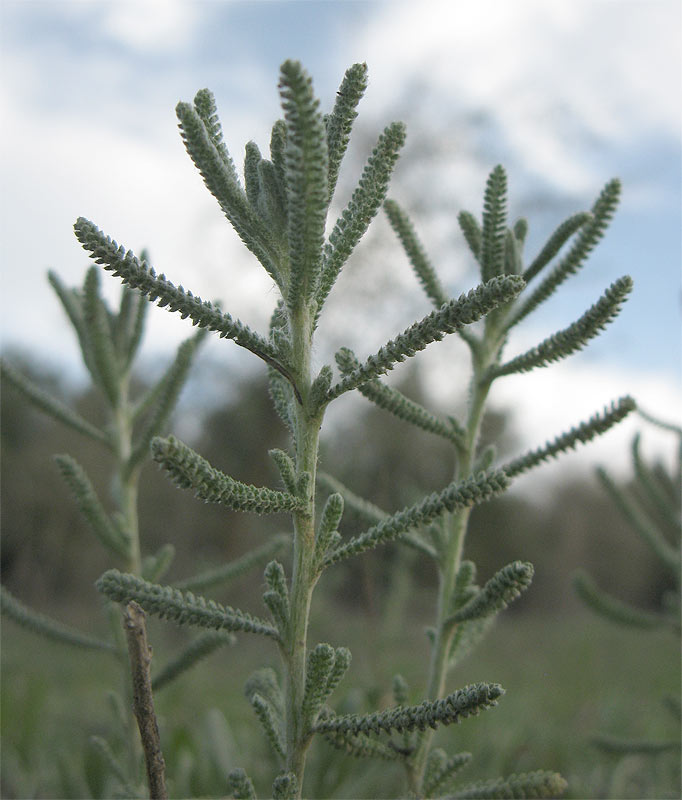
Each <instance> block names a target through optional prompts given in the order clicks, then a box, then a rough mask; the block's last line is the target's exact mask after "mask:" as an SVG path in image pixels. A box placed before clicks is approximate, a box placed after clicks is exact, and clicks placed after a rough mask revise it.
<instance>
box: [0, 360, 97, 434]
mask: <svg viewBox="0 0 682 800" xmlns="http://www.w3.org/2000/svg"><path fill="white" fill-rule="evenodd" d="M0 374H1V375H2V378H3V380H6V381H8V382H9V383H10V384H11V385H12V386H13V387H14V388H15V389H16V390H17V391H18V392H21V394H22V395H23V396H24V397H26V398H27V399H28V400H30V401H31V402H32V403H33V404H34V405H35V406H36V407H37V408H39V409H40V410H41V411H44V412H45V413H46V414H49V415H50V416H52V417H54V418H55V419H56V420H58V421H59V422H62V423H64V425H68V426H69V427H70V428H73V430H75V431H78V433H82V434H83V435H84V436H89V437H90V438H91V439H94V440H95V441H98V442H101V443H102V444H105V445H107V447H111V446H112V443H111V438H110V436H109V434H107V433H105V432H104V431H103V430H100V429H99V428H96V427H95V426H94V425H92V424H91V423H90V422H88V421H87V420H86V419H83V417H81V416H80V414H78V413H76V412H75V411H73V410H72V409H71V408H69V407H68V406H67V405H65V404H64V403H62V402H61V401H60V400H57V399H56V398H55V397H53V396H52V395H50V394H48V393H47V392H45V391H43V389H41V388H40V387H38V386H36V385H35V384H34V383H33V382H32V381H30V380H29V379H28V378H26V377H24V376H23V375H22V374H21V373H20V372H19V371H18V370H16V369H15V368H14V367H13V366H12V365H11V364H9V363H8V362H6V361H4V360H2V359H0Z"/></svg>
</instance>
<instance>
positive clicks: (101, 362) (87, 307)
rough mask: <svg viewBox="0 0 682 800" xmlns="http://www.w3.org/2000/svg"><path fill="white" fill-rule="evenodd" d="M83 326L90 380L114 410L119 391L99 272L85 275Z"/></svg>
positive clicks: (114, 355) (111, 336)
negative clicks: (90, 367)
mask: <svg viewBox="0 0 682 800" xmlns="http://www.w3.org/2000/svg"><path fill="white" fill-rule="evenodd" d="M83 326H84V330H85V336H86V338H87V340H88V344H89V346H90V351H91V353H92V363H93V364H94V367H95V370H94V371H93V370H91V374H92V378H93V380H94V381H95V383H96V384H97V385H98V386H99V387H100V388H101V389H102V391H103V392H104V394H105V395H106V396H107V398H108V400H109V403H110V404H111V405H112V406H116V405H117V403H118V396H119V391H120V385H119V384H120V373H121V365H120V364H119V361H118V358H117V355H116V348H115V346H114V339H113V331H112V327H111V324H110V320H109V312H108V310H107V308H106V306H105V305H104V301H103V300H102V298H101V297H100V291H99V272H98V270H97V268H96V267H90V269H89V270H88V272H87V275H86V278H85V284H84V292H83Z"/></svg>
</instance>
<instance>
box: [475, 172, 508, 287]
mask: <svg viewBox="0 0 682 800" xmlns="http://www.w3.org/2000/svg"><path fill="white" fill-rule="evenodd" d="M506 224H507V175H506V173H505V171H504V168H503V167H502V166H501V165H499V164H498V165H497V166H496V167H495V168H494V169H493V170H492V172H491V173H490V175H489V176H488V181H487V183H486V187H485V193H484V195H483V226H482V230H481V257H480V262H481V276H482V278H483V280H484V281H489V280H490V279H491V278H494V277H495V276H496V275H503V274H504V240H505V235H506Z"/></svg>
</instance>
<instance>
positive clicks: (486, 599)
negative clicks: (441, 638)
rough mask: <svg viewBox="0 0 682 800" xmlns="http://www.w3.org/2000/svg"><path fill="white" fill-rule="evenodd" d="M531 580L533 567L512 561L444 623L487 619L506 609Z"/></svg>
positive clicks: (529, 564) (525, 562)
mask: <svg viewBox="0 0 682 800" xmlns="http://www.w3.org/2000/svg"><path fill="white" fill-rule="evenodd" d="M532 580H533V565H532V564H531V563H530V562H528V561H513V562H512V563H511V564H507V566H506V567H503V568H502V569H501V570H499V571H498V572H496V573H495V575H493V577H492V578H490V580H489V581H487V583H486V584H485V586H484V587H483V588H482V589H481V590H480V591H479V592H478V593H477V594H476V595H475V596H474V597H472V598H471V599H470V600H469V601H468V602H466V603H465V604H464V605H462V606H461V607H460V608H458V609H457V611H456V612H455V613H454V614H453V615H452V616H451V617H450V618H449V619H448V620H447V621H446V622H445V625H446V626H447V627H450V626H452V625H456V624H458V623H460V622H465V621H467V620H472V619H478V618H480V617H488V616H493V615H495V614H497V613H498V612H499V611H501V610H502V609H503V608H506V607H507V606H508V605H509V604H510V603H511V602H512V601H514V600H515V599H516V598H517V597H519V596H520V595H521V594H522V593H523V592H525V591H526V589H528V587H529V586H530V584H531V581H532Z"/></svg>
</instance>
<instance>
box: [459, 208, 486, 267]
mask: <svg viewBox="0 0 682 800" xmlns="http://www.w3.org/2000/svg"><path fill="white" fill-rule="evenodd" d="M457 222H459V227H460V229H461V231H462V233H463V234H464V239H465V241H466V243H467V244H468V245H469V250H471V252H472V254H473V256H474V258H475V259H476V261H478V262H479V263H480V261H481V247H482V244H483V231H482V230H481V225H480V223H479V221H478V220H477V219H476V217H475V216H474V215H473V214H472V213H471V212H469V211H460V212H459V214H458V215H457Z"/></svg>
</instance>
